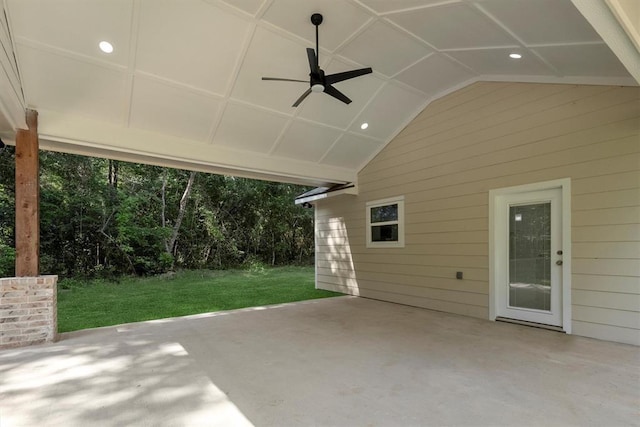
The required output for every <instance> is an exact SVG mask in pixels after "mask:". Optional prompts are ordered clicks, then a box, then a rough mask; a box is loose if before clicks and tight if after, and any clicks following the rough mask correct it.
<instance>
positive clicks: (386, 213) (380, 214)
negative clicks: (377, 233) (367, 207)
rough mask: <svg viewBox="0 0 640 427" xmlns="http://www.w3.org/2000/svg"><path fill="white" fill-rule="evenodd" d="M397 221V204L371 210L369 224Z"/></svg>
mask: <svg viewBox="0 0 640 427" xmlns="http://www.w3.org/2000/svg"><path fill="white" fill-rule="evenodd" d="M397 220H398V204H397V203H395V204H393V205H385V206H377V207H374V208H371V222H372V223H373V222H387V221H397Z"/></svg>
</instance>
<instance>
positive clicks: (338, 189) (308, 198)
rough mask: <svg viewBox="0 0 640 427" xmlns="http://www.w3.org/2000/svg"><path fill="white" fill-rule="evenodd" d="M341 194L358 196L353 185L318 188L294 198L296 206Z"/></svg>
mask: <svg viewBox="0 0 640 427" xmlns="http://www.w3.org/2000/svg"><path fill="white" fill-rule="evenodd" d="M341 194H351V195H356V194H358V190H357V188H356V186H355V184H353V183H350V182H349V183H346V184H336V185H334V186H332V187H318V188H314V189H313V190H309V191H307V192H306V193H302V194H301V195H299V196H298V197H296V198H295V204H296V205H303V204H305V203H311V202H315V201H317V200H321V199H326V198H328V197H333V196H339V195H341Z"/></svg>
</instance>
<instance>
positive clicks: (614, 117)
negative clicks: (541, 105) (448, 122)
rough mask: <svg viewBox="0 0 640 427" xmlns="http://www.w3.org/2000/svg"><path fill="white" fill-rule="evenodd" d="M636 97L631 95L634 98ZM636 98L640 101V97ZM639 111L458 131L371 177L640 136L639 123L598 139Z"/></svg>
mask: <svg viewBox="0 0 640 427" xmlns="http://www.w3.org/2000/svg"><path fill="white" fill-rule="evenodd" d="M633 96H634V95H630V97H633ZM635 96H636V97H637V95H635ZM639 111H640V105H639V104H638V102H637V100H627V102H624V103H619V104H617V105H613V106H610V107H608V108H603V109H601V110H597V111H593V112H591V113H590V114H587V115H579V116H572V117H570V118H566V119H565V120H557V119H556V117H554V115H553V112H551V111H548V112H545V113H544V116H545V117H546V118H547V122H546V123H543V124H541V125H539V126H538V127H522V128H518V127H514V126H513V124H512V123H507V124H506V125H507V126H496V127H494V128H488V129H471V130H467V131H466V133H464V132H463V131H462V128H459V129H456V130H457V132H456V134H455V135H454V134H451V133H447V134H441V135H436V136H434V137H433V138H431V141H432V144H430V145H428V146H424V145H423V146H421V148H418V149H416V150H414V151H412V152H407V153H405V154H401V155H398V156H394V157H390V158H388V159H387V160H386V161H385V162H384V163H381V164H379V165H373V164H372V165H371V170H370V171H367V173H373V172H376V173H378V174H379V175H378V176H377V177H376V178H375V180H376V181H377V180H380V179H381V178H382V177H389V176H395V175H396V174H398V171H397V170H396V171H395V172H394V168H402V169H401V170H402V171H403V172H409V171H414V170H419V169H420V166H427V167H428V166H435V165H438V164H442V163H449V162H451V161H456V160H460V159H464V158H470V157H475V156H481V155H484V156H486V155H487V152H489V153H496V154H497V155H499V154H500V150H509V149H510V148H513V147H515V146H523V147H526V146H527V145H535V144H534V143H536V142H540V141H549V140H554V139H555V138H560V142H562V141H565V142H566V143H568V144H570V146H574V145H575V144H576V143H579V142H580V140H581V139H584V140H586V141H591V142H596V141H606V140H609V139H611V138H615V137H616V136H615V135H617V134H618V132H622V135H633V134H635V133H637V132H634V130H635V129H637V128H638V125H637V123H634V122H629V123H628V124H627V125H622V126H620V125H619V124H618V125H616V126H615V128H617V130H616V131H614V132H610V134H611V135H614V136H600V138H598V135H602V134H599V133H598V129H597V128H599V127H606V126H608V125H610V124H612V123H616V122H619V121H625V120H630V119H633V118H634V117H637V116H638V113H639ZM587 129H588V130H591V132H592V133H594V135H593V137H590V136H589V135H588V132H586V130H587ZM577 132H582V136H580V135H578V136H574V137H573V138H571V139H573V142H572V141H571V139H568V138H567V137H566V136H565V135H567V134H571V133H577ZM594 137H595V139H594ZM576 140H577V141H576ZM388 147H389V153H393V151H395V149H394V148H393V147H392V146H388ZM456 152H457V155H456ZM420 159H423V160H420ZM368 168H369V167H367V168H365V169H368ZM452 169H453V168H452ZM363 172H364V171H363ZM362 177H363V181H362V184H368V185H370V184H373V183H375V181H373V180H368V178H367V175H366V174H363V176H362Z"/></svg>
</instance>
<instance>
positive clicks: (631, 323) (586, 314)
mask: <svg viewBox="0 0 640 427" xmlns="http://www.w3.org/2000/svg"><path fill="white" fill-rule="evenodd" d="M571 311H572V315H573V318H574V319H575V320H581V321H585V322H593V323H600V324H602V325H610V326H620V327H623V328H632V329H640V313H637V312H633V311H622V310H611V309H608V308H598V307H585V306H581V305H574V306H573V307H572V309H571Z"/></svg>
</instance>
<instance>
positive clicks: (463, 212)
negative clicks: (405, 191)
mask: <svg viewBox="0 0 640 427" xmlns="http://www.w3.org/2000/svg"><path fill="white" fill-rule="evenodd" d="M416 207H417V206H416V204H412V205H407V204H405V215H404V217H405V222H406V223H407V224H420V223H425V222H439V221H451V220H469V219H479V218H481V219H483V220H485V221H486V219H487V217H488V214H489V206H488V205H482V206H471V207H464V208H455V209H441V210H437V211H431V212H429V213H425V212H422V211H420V210H417V209H416Z"/></svg>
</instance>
